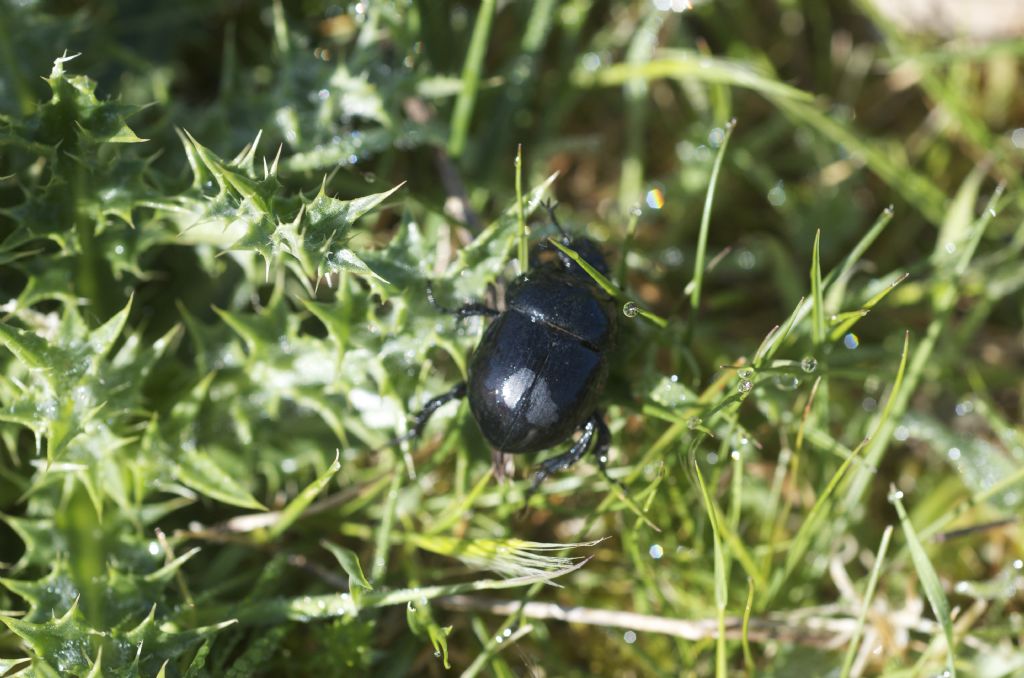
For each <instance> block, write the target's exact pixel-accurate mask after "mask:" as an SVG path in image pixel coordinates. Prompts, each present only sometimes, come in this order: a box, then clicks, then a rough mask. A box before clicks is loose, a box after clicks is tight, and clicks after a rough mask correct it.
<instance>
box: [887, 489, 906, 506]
mask: <svg viewBox="0 0 1024 678" xmlns="http://www.w3.org/2000/svg"><path fill="white" fill-rule="evenodd" d="M887 498H888V499H889V503H890V504H892V503H895V502H897V501H899V500H900V499H903V490H893V491H892V492H890V493H889V496H888V497H887Z"/></svg>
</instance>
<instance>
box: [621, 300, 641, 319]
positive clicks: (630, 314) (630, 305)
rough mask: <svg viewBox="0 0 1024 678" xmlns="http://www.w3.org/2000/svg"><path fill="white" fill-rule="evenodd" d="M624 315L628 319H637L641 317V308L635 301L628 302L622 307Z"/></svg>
mask: <svg viewBox="0 0 1024 678" xmlns="http://www.w3.org/2000/svg"><path fill="white" fill-rule="evenodd" d="M622 314H623V315H624V316H626V317H627V318H635V317H637V316H638V315H640V307H639V306H637V303H636V302H635V301H627V302H626V303H625V304H624V305H623V306H622Z"/></svg>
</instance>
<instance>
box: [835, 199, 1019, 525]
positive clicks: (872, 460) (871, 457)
mask: <svg viewBox="0 0 1024 678" xmlns="http://www.w3.org/2000/svg"><path fill="white" fill-rule="evenodd" d="M970 182H971V180H970V179H967V180H965V184H966V186H967V188H966V189H964V190H973V189H972V188H971V183H970ZM1002 194H1003V186H1002V185H1000V186H997V187H996V190H995V191H994V192H993V193H992V197H991V198H990V199H989V200H988V204H987V205H986V206H985V208H984V210H983V211H982V213H981V216H980V217H978V218H977V219H975V220H974V222H973V226H972V227H970V228H969V229H967V230H965V228H964V227H962V226H957V227H953V226H950V227H949V229H948V230H949V232H956V233H960V232H966V233H968V234H969V235H968V238H967V241H966V242H965V243H963V246H962V247H958V248H957V249H956V250H955V252H956V258H955V260H954V261H953V262H952V266H950V265H949V264H948V263H947V264H946V265H943V266H942V267H940V268H938V269H937V270H936V276H937V277H938V278H939V280H938V281H937V282H936V283H935V284H933V285H932V290H933V293H932V300H931V305H932V316H933V317H932V320H931V322H929V323H928V329H927V330H926V332H925V336H924V338H923V339H922V340H921V342H920V343H919V344H918V346H917V348H916V350H915V351H914V357H913V359H912V360H911V361H910V365H909V367H908V368H907V386H906V388H905V389H901V390H900V392H899V393H898V394H895V393H894V396H893V397H894V399H893V401H892V402H891V403H890V406H891V413H892V416H891V417H888V418H887V419H886V420H885V422H884V424H882V423H880V425H879V429H878V433H877V434H876V435H875V436H874V438H873V439H872V440H871V442H870V444H869V445H868V449H867V451H866V452H865V453H864V461H865V462H866V464H867V466H866V467H865V469H862V470H861V471H859V472H858V474H857V476H856V477H855V478H854V479H853V480H852V481H851V484H850V489H849V491H848V492H847V495H846V497H845V499H844V500H843V505H844V508H845V509H846V510H852V508H853V507H854V506H855V505H856V504H857V503H859V502H860V501H861V498H862V497H863V496H864V493H865V492H866V491H867V487H868V484H869V482H870V480H871V474H870V473H869V472H868V470H867V469H870V468H877V467H878V464H879V462H880V460H881V458H882V456H883V455H884V454H885V452H886V450H887V449H888V446H889V441H890V440H891V439H892V433H893V430H894V429H895V428H896V424H895V421H896V420H897V419H899V418H900V417H902V416H903V413H904V412H906V410H907V407H908V406H909V404H910V396H911V395H912V394H913V393H914V391H915V390H917V386H918V384H919V383H920V382H921V380H922V378H923V376H924V372H925V368H926V367H927V366H928V362H929V361H930V360H931V359H932V355H933V354H934V351H935V347H936V345H937V344H938V341H939V338H940V337H941V336H942V333H943V331H944V329H945V328H946V327H947V325H948V324H949V322H950V314H951V313H952V311H953V308H954V306H955V304H956V302H957V300H958V299H959V298H960V290H959V288H958V287H957V285H956V284H955V283H954V281H956V280H958V279H959V278H960V277H962V276H963V275H964V273H965V272H966V271H967V268H968V266H969V265H970V263H971V259H972V258H973V257H974V252H975V250H976V249H977V247H978V243H980V242H981V239H982V237H983V236H984V235H985V231H986V230H987V228H988V225H989V223H991V221H992V218H993V217H994V216H995V213H996V212H995V205H996V204H997V203H998V202H999V199H1000V198H1001V197H1002ZM961 218H969V215H961ZM887 409H889V408H888V407H887Z"/></svg>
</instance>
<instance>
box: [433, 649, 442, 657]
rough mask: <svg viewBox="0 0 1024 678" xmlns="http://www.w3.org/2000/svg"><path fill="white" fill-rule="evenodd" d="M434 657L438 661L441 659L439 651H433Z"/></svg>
mask: <svg viewBox="0 0 1024 678" xmlns="http://www.w3.org/2000/svg"><path fill="white" fill-rule="evenodd" d="M434 656H435V657H437V658H438V659H440V658H441V651H440V650H434Z"/></svg>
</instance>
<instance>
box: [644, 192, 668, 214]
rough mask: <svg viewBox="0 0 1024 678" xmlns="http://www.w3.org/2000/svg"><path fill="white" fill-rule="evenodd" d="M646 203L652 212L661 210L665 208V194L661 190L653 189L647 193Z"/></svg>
mask: <svg viewBox="0 0 1024 678" xmlns="http://www.w3.org/2000/svg"><path fill="white" fill-rule="evenodd" d="M644 202H646V203H647V206H648V207H650V208H651V209H652V210H660V209H661V208H662V207H664V206H665V193H664V192H663V191H662V190H661V189H660V188H652V189H651V190H649V191H647V196H646V197H645V198H644Z"/></svg>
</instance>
